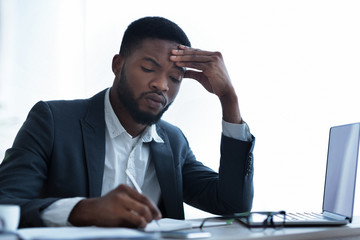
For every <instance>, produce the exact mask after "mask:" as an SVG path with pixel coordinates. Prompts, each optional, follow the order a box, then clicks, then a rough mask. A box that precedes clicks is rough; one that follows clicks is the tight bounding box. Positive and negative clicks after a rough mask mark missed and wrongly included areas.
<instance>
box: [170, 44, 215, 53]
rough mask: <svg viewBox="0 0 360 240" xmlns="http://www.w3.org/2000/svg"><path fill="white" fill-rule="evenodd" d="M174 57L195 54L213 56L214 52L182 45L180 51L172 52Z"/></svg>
mask: <svg viewBox="0 0 360 240" xmlns="http://www.w3.org/2000/svg"><path fill="white" fill-rule="evenodd" d="M172 53H173V54H174V55H187V54H190V55H193V54H199V55H212V54H213V53H214V52H211V51H205V50H201V49H198V48H191V47H187V46H184V45H180V46H179V49H174V50H173V51H172Z"/></svg>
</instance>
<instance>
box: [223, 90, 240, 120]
mask: <svg viewBox="0 0 360 240" xmlns="http://www.w3.org/2000/svg"><path fill="white" fill-rule="evenodd" d="M219 99H220V102H221V107H222V113H223V120H224V121H226V122H229V123H236V124H241V123H242V118H241V114H240V109H239V102H238V98H237V95H236V93H235V91H232V92H231V93H229V94H227V95H224V96H221V97H219Z"/></svg>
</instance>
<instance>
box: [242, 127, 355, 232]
mask: <svg viewBox="0 0 360 240" xmlns="http://www.w3.org/2000/svg"><path fill="white" fill-rule="evenodd" d="M359 142H360V123H353V124H347V125H341V126H334V127H331V128H330V134H329V144H328V155H327V163H326V176H325V187H324V196H323V207H322V213H313V212H309V213H286V217H285V223H284V226H341V225H346V224H348V223H351V221H352V217H353V207H354V199H355V183H356V172H357V163H358V152H359ZM240 221H241V222H242V223H244V224H246V225H247V226H248V227H260V226H263V220H257V219H248V220H246V221H245V219H240ZM274 221H283V220H280V219H275V218H274Z"/></svg>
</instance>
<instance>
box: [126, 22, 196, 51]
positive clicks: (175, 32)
mask: <svg viewBox="0 0 360 240" xmlns="http://www.w3.org/2000/svg"><path fill="white" fill-rule="evenodd" d="M146 38H153V39H161V40H169V41H173V42H177V43H179V44H182V45H185V46H188V47H190V46H191V44H190V41H189V39H188V37H187V36H186V34H185V32H184V31H183V30H182V29H181V28H180V27H179V26H178V25H177V24H176V23H174V22H172V21H170V20H168V19H166V18H163V17H144V18H140V19H138V20H136V21H134V22H132V23H131V24H130V25H129V26H128V28H127V29H126V31H125V33H124V36H123V39H122V43H121V46H120V55H121V56H123V57H128V56H129V55H130V54H131V53H132V51H133V50H134V49H135V47H137V46H138V45H139V44H140V43H141V41H142V40H144V39H146Z"/></svg>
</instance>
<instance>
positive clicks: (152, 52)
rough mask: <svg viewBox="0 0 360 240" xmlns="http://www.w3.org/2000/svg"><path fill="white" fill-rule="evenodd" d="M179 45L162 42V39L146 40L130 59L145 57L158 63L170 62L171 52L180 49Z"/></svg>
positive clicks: (166, 41) (171, 42)
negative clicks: (151, 58)
mask: <svg viewBox="0 0 360 240" xmlns="http://www.w3.org/2000/svg"><path fill="white" fill-rule="evenodd" d="M178 46H179V43H176V42H173V41H168V40H161V39H152V38H149V39H144V40H142V41H141V43H140V44H139V45H138V47H136V49H134V51H133V53H132V54H131V56H130V57H134V58H137V59H139V58H143V57H146V56H148V57H153V58H155V59H156V60H158V61H164V60H167V61H168V62H170V59H169V58H170V54H171V50H173V49H178Z"/></svg>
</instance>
